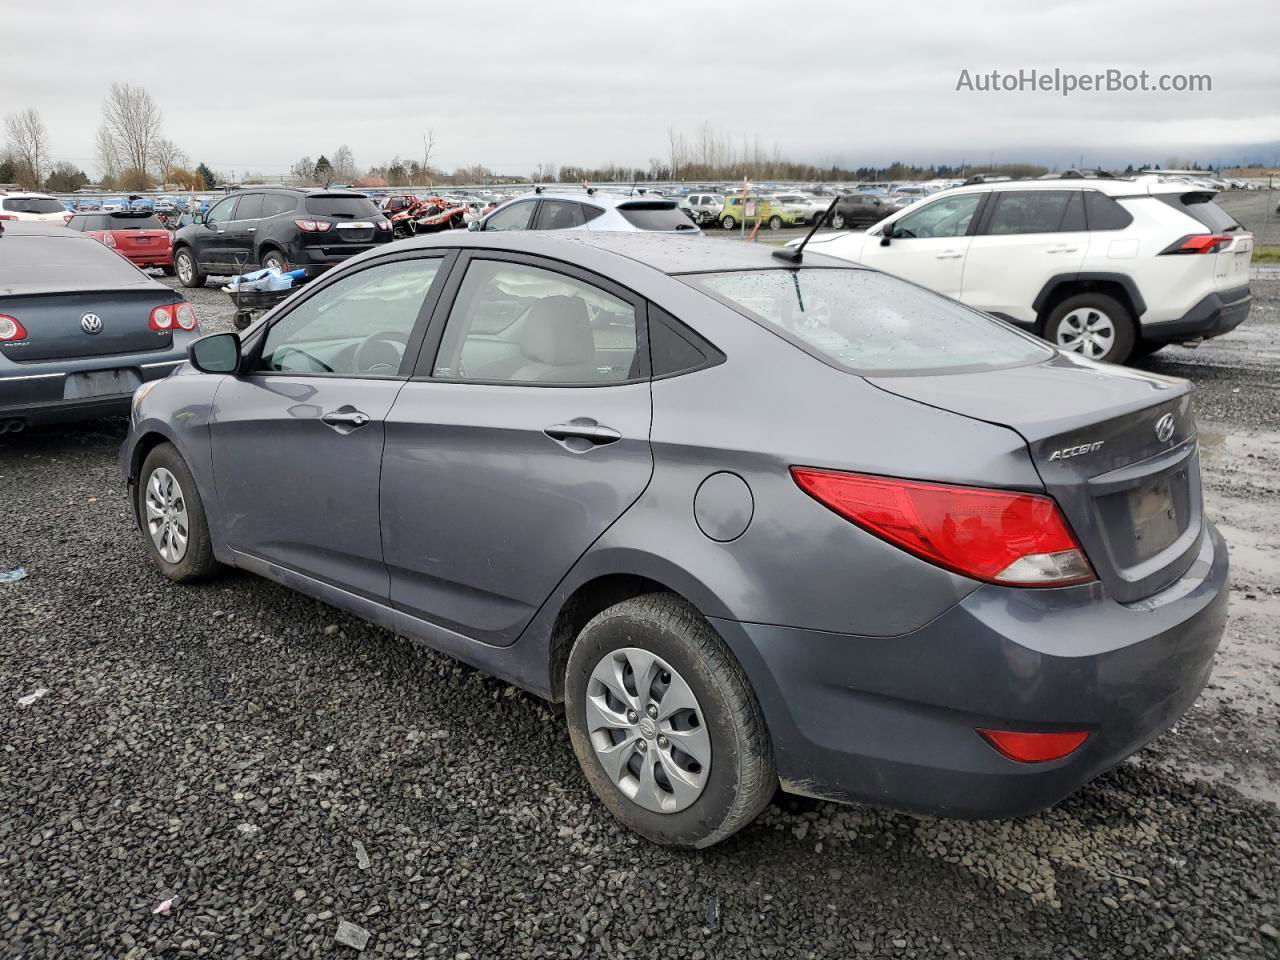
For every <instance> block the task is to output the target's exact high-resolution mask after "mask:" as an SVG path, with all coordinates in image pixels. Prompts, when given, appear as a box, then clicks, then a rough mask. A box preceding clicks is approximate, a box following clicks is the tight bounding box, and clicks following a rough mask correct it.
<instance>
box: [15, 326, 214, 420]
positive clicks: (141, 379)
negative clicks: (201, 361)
mask: <svg viewBox="0 0 1280 960" xmlns="http://www.w3.org/2000/svg"><path fill="white" fill-rule="evenodd" d="M191 339H194V338H193V337H192V336H190V335H182V336H179V337H175V338H174V340H175V346H180V347H181V350H165V351H158V352H157V353H156V354H155V355H149V356H146V357H140V356H137V355H130V356H121V357H85V358H82V359H79V360H75V361H65V362H62V363H58V364H57V365H56V366H57V369H50V367H51V366H54V365H53V364H47V363H38V364H37V363H33V364H25V365H24V366H23V368H16V367H15V368H6V369H4V370H0V421H4V422H5V423H10V422H12V421H15V420H20V421H22V422H23V423H24V424H25V425H27V426H35V425H40V424H47V423H67V422H70V421H74V420H92V419H94V418H96V417H109V416H116V415H119V414H122V413H127V412H128V411H129V401H130V398H131V397H132V396H133V391H134V390H135V389H136V388H137V386H138V385H139V384H142V383H146V382H147V381H148V380H159V379H161V378H163V377H167V376H168V375H169V374H170V373H171V372H172V371H173V370H174V368H176V367H177V366H178V365H179V364H181V363H183V362H184V361H185V360H186V359H187V357H186V345H187V343H188V342H189V341H190V340H191ZM179 341H180V342H179ZM27 368H30V369H27ZM100 370H118V371H120V372H121V386H122V389H121V391H120V392H119V393H113V394H110V395H108V396H80V395H78V390H77V388H76V384H75V382H74V378H73V377H72V376H71V375H72V374H75V373H91V372H96V371H100Z"/></svg>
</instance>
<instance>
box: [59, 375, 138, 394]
mask: <svg viewBox="0 0 1280 960" xmlns="http://www.w3.org/2000/svg"><path fill="white" fill-rule="evenodd" d="M141 382H142V381H141V379H140V378H139V377H138V375H137V373H135V372H134V371H132V370H91V371H89V372H88V373H72V374H68V375H67V379H66V381H65V383H64V386H63V390H62V396H63V399H65V400H84V399H88V398H89V397H118V396H129V395H131V394H132V393H133V391H134V390H136V389H138V385H139V384H140V383H141Z"/></svg>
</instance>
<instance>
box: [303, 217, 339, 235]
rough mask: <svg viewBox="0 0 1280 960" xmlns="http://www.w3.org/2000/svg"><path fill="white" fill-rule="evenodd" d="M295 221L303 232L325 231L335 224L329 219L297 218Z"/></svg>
mask: <svg viewBox="0 0 1280 960" xmlns="http://www.w3.org/2000/svg"><path fill="white" fill-rule="evenodd" d="M293 222H294V223H296V224H297V225H298V229H299V230H301V231H302V232H303V233H324V232H325V231H326V230H328V229H329V228H330V227H331V226H333V224H332V223H330V222H329V221H328V220H295V221H293Z"/></svg>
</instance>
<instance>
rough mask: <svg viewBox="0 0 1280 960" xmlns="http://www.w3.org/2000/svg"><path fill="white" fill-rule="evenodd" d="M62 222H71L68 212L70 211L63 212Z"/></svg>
mask: <svg viewBox="0 0 1280 960" xmlns="http://www.w3.org/2000/svg"><path fill="white" fill-rule="evenodd" d="M62 222H63V223H70V222H71V214H70V213H64V214H63V215H62Z"/></svg>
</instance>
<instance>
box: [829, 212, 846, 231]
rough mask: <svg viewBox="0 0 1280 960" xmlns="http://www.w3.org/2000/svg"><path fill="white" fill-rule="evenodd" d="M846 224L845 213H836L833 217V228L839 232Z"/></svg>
mask: <svg viewBox="0 0 1280 960" xmlns="http://www.w3.org/2000/svg"><path fill="white" fill-rule="evenodd" d="M844 224H845V219H844V214H843V213H839V212H836V213H833V214H832V215H831V226H833V227H835V228H836V229H837V230H843V229H844Z"/></svg>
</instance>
